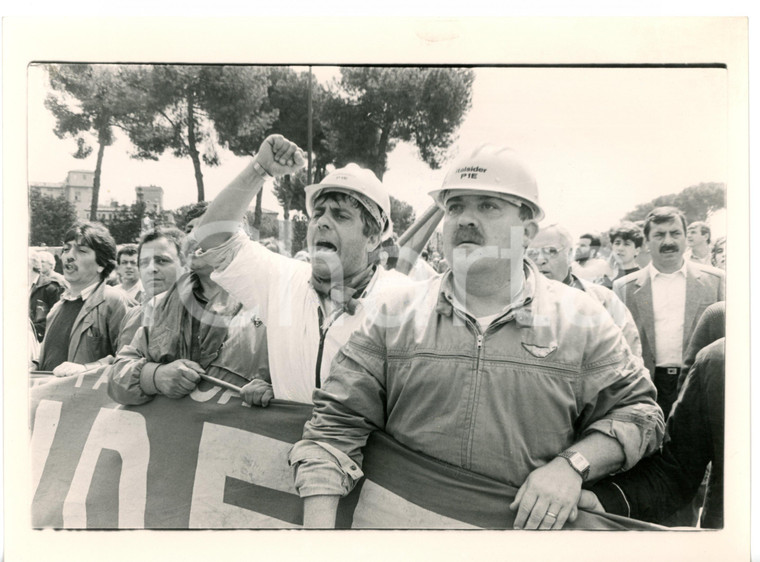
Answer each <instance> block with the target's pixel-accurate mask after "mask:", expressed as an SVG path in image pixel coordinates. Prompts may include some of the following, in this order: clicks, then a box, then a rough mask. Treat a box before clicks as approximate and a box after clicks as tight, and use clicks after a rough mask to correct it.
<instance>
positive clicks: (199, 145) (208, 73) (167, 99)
mask: <svg viewBox="0 0 760 562" xmlns="http://www.w3.org/2000/svg"><path fill="white" fill-rule="evenodd" d="M130 78H131V85H132V86H133V87H134V89H135V90H136V92H139V93H138V94H136V95H137V96H138V98H139V99H138V102H139V106H140V111H138V112H136V113H135V114H134V116H133V118H132V119H131V120H130V121H129V122H128V123H126V126H125V128H126V130H127V133H128V135H129V138H130V140H131V141H132V143H133V144H134V145H135V147H136V150H135V152H134V153H133V154H132V156H133V157H134V158H138V159H150V160H157V159H158V157H159V156H160V155H162V154H163V153H164V152H166V151H167V150H170V151H171V153H172V154H173V155H174V156H175V157H177V158H186V157H189V158H190V159H191V161H192V163H193V170H194V173H195V183H196V188H197V192H198V201H203V200H204V199H205V187H204V183H203V172H202V167H201V161H203V163H204V164H205V165H207V166H216V165H218V164H219V155H218V151H217V148H218V147H217V144H218V142H221V143H222V144H223V145H225V146H227V147H228V148H229V149H230V150H232V151H233V152H234V153H236V154H251V153H252V150H255V149H256V148H258V146H259V144H261V141H262V140H263V138H264V137H263V133H264V130H265V129H266V128H267V127H269V126H270V125H271V123H272V121H273V120H274V119H275V117H276V112H275V111H272V110H268V109H267V107H266V106H265V101H266V84H267V79H266V72H265V71H264V70H263V69H260V68H257V67H243V66H191V65H153V66H149V67H147V66H146V67H136V68H133V69H132V70H131V73H130ZM251 147H255V148H251Z"/></svg>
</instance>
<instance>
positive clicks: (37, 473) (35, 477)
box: [31, 400, 63, 497]
mask: <svg viewBox="0 0 760 562" xmlns="http://www.w3.org/2000/svg"><path fill="white" fill-rule="evenodd" d="M62 406H63V403H61V402H58V401H54V400H40V403H39V404H38V405H37V411H36V412H35V413H34V432H33V433H32V443H31V447H32V497H34V494H36V493H37V486H39V485H40V479H41V478H42V472H43V470H44V469H45V463H46V462H47V458H48V455H49V454H50V447H52V446H53V439H55V431H56V429H58V421H59V420H60V418H61V407H62Z"/></svg>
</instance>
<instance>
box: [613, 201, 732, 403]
mask: <svg viewBox="0 0 760 562" xmlns="http://www.w3.org/2000/svg"><path fill="white" fill-rule="evenodd" d="M644 236H645V238H646V240H647V244H648V245H649V251H650V253H651V256H652V262H651V263H650V264H649V265H647V266H646V267H645V268H643V269H641V270H639V271H635V272H634V273H631V274H629V275H626V276H625V277H622V278H620V279H618V280H617V281H615V284H614V290H615V292H616V293H617V294H618V296H619V297H620V298H621V299H622V300H623V302H624V303H625V304H626V305H627V306H628V309H629V310H630V311H631V314H632V315H633V319H634V321H635V322H636V326H637V327H638V329H639V335H640V337H641V348H642V357H643V359H644V364H645V365H646V367H647V369H648V370H649V372H650V374H651V375H652V380H653V381H654V384H655V386H656V387H657V403H658V404H659V405H660V407H661V408H662V411H663V413H664V414H665V417H666V418H667V415H668V414H669V413H670V408H671V406H672V405H673V402H675V400H676V398H677V396H678V377H679V375H680V372H681V369H682V368H683V367H684V354H685V352H686V350H687V347H688V344H689V340H690V339H691V335H692V333H693V331H694V327H695V326H696V323H697V321H698V320H699V317H700V316H701V315H702V313H703V312H704V311H705V309H706V308H707V307H708V306H709V305H711V304H713V303H714V302H718V301H722V300H725V275H724V273H723V271H721V270H719V269H716V268H714V267H711V266H708V265H702V264H699V263H695V262H693V261H687V260H685V259H684V251H685V250H686V219H685V218H684V216H683V213H681V211H679V210H678V209H676V208H675V207H657V208H655V209H653V210H652V211H651V212H650V213H649V214H648V215H647V218H646V220H645V222H644Z"/></svg>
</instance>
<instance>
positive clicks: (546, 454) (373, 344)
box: [290, 145, 664, 529]
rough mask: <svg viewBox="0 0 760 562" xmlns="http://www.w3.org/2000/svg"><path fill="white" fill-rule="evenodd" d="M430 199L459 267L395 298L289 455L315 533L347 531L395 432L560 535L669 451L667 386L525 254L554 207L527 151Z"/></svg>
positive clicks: (496, 157) (486, 159)
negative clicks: (501, 488)
mask: <svg viewBox="0 0 760 562" xmlns="http://www.w3.org/2000/svg"><path fill="white" fill-rule="evenodd" d="M431 195H432V196H433V198H434V199H435V201H436V202H437V204H438V205H440V206H441V207H442V208H443V210H444V219H443V251H444V255H445V257H446V260H447V261H448V263H449V264H450V265H451V270H450V271H448V272H446V273H445V274H444V275H442V276H438V277H435V278H432V279H430V280H428V281H427V282H424V283H423V284H422V285H423V287H424V289H425V290H423V291H420V290H417V289H416V287H408V288H399V289H396V290H394V291H390V292H389V294H387V295H386V297H385V298H384V299H383V300H382V301H381V308H380V311H381V314H380V315H379V317H378V320H376V321H374V322H366V323H365V324H364V325H363V326H362V329H361V330H358V331H356V332H355V333H354V334H353V335H352V336H351V338H350V339H349V340H348V343H347V344H346V345H345V346H344V347H343V348H342V349H341V350H340V353H339V354H338V355H337V356H336V358H335V360H334V361H333V364H332V369H331V372H330V378H329V379H328V381H327V383H326V384H325V385H324V387H323V388H322V389H318V390H316V391H315V392H314V412H313V415H312V418H311V420H310V421H309V422H308V423H307V424H306V426H305V427H304V433H303V439H302V440H301V441H299V442H298V443H297V444H296V445H295V446H294V447H293V449H292V450H291V453H290V463H291V466H293V469H294V477H295V485H296V488H297V489H298V491H299V494H300V495H301V497H303V498H304V526H307V527H332V526H334V524H335V515H336V509H337V505H338V499H339V497H340V496H343V495H346V494H347V493H349V492H350V490H351V489H352V488H353V486H354V485H355V484H356V482H357V481H358V480H359V479H360V478H361V476H362V471H361V462H362V447H363V446H364V444H365V443H366V441H367V438H368V436H369V434H370V433H371V432H372V431H375V430H382V431H384V432H386V433H388V434H389V435H390V436H392V437H393V438H394V439H396V440H397V441H398V442H400V443H401V444H403V445H404V446H406V447H408V448H410V449H413V450H415V451H418V452H421V453H423V454H426V455H428V456H431V457H434V458H435V459H437V460H439V461H442V462H444V463H449V464H450V465H453V466H454V467H456V468H455V469H454V470H458V469H465V470H469V471H472V472H475V473H478V474H481V475H484V476H487V477H489V478H493V479H496V480H498V481H500V482H503V483H506V484H508V485H511V486H513V487H514V488H515V490H516V496H515V500H514V502H513V503H512V504H510V508H511V509H512V510H513V511H514V512H515V513H516V515H515V522H514V525H515V528H527V529H537V528H540V529H561V528H562V527H563V526H564V524H565V522H566V521H567V520H572V519H573V518H574V517H575V515H576V514H577V503H578V499H579V497H580V492H581V486H582V484H583V482H584V481H586V480H589V479H596V478H599V477H601V476H606V475H608V474H610V473H612V472H615V471H617V470H619V469H621V468H622V469H628V468H630V467H631V466H633V465H634V464H635V463H636V462H637V461H638V460H639V459H640V458H641V457H642V456H643V455H645V454H647V453H650V452H652V451H654V450H655V449H656V448H657V446H658V445H659V442H660V439H661V437H662V433H663V428H664V421H663V417H662V412H661V411H660V409H659V408H658V407H657V405H656V403H655V389H654V386H653V385H652V382H651V380H650V379H649V376H648V375H647V373H646V371H645V369H644V366H643V365H642V363H641V359H640V358H638V357H636V356H635V355H633V353H632V352H631V350H630V347H629V346H628V345H626V344H625V341H624V339H623V334H622V333H621V331H620V329H619V328H618V327H617V326H615V324H614V322H613V320H612V318H611V317H610V316H609V315H608V314H607V313H606V312H605V311H604V309H603V308H602V306H601V305H600V304H599V303H598V302H596V301H595V300H594V299H592V298H591V297H589V296H588V295H586V294H585V293H580V292H578V291H576V290H575V289H571V288H570V287H567V286H565V285H563V284H561V283H555V282H553V281H550V280H548V279H546V277H544V276H543V275H541V274H539V272H538V270H537V269H536V267H535V265H534V264H533V263H532V262H530V261H529V260H525V259H524V257H523V254H524V250H525V248H526V247H527V246H528V244H529V243H530V241H531V239H532V238H533V237H534V236H535V235H536V231H537V230H538V225H537V222H536V221H538V220H540V219H541V218H542V217H543V211H542V209H541V207H540V205H539V203H538V187H537V185H536V181H535V178H534V176H533V174H532V173H531V172H530V171H529V170H528V168H527V167H526V166H525V165H524V164H523V163H522V162H521V161H520V159H519V157H518V156H517V155H516V153H515V152H514V151H512V150H510V149H506V148H501V147H494V146H490V145H484V146H482V147H480V148H478V149H477V150H475V151H474V152H473V153H472V154H471V155H469V156H468V157H466V158H465V159H464V160H462V161H460V162H459V163H457V164H455V165H454V166H453V167H452V168H451V169H450V170H449V172H448V174H447V175H446V177H445V179H444V181H443V185H442V187H441V189H439V190H436V191H434V192H432V193H431ZM568 300H572V301H573V304H574V306H573V307H567V306H566V303H567V302H568ZM588 317H592V318H594V319H595V321H594V322H587V321H586V319H587V318H588ZM380 320H383V321H380ZM391 320H392V321H391ZM443 493H446V492H443ZM399 526H401V527H403V526H404V522H399Z"/></svg>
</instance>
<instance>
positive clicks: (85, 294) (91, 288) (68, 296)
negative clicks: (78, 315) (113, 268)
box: [61, 279, 101, 301]
mask: <svg viewBox="0 0 760 562" xmlns="http://www.w3.org/2000/svg"><path fill="white" fill-rule="evenodd" d="M100 283H101V280H100V279H98V280H97V281H95V282H94V283H93V284H92V285H88V286H87V287H85V288H84V289H82V291H81V292H79V293H76V294H75V293H73V292H72V291H71V288H68V289H66V291H65V292H64V293H63V295H61V298H62V299H63V300H65V301H75V300H77V299H79V298H81V299H82V300H83V301H86V300H87V299H88V298H89V297H90V295H91V294H92V293H93V292H95V289H97V288H98V285H100Z"/></svg>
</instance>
